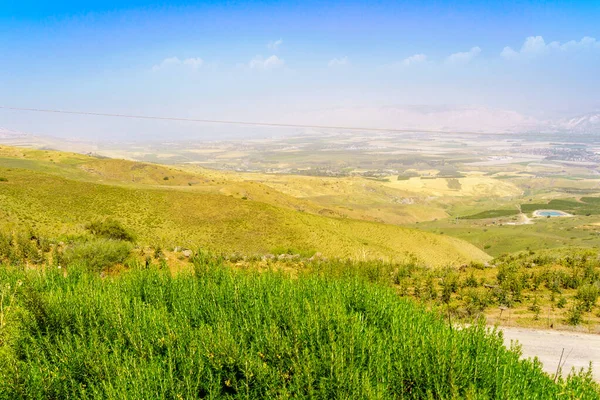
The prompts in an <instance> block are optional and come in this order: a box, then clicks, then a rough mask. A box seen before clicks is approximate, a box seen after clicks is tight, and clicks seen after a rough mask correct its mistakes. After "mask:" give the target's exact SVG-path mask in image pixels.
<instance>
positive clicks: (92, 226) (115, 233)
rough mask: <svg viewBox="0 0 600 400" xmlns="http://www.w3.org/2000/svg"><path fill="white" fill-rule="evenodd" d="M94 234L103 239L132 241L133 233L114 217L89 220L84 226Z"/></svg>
mask: <svg viewBox="0 0 600 400" xmlns="http://www.w3.org/2000/svg"><path fill="white" fill-rule="evenodd" d="M85 228H86V229H87V230H88V231H90V233H92V234H93V235H95V236H98V237H102V238H105V239H114V240H124V241H127V242H133V241H134V240H135V238H134V235H133V234H132V233H131V232H129V231H128V230H127V229H126V228H125V227H123V226H122V225H121V224H120V223H119V222H118V221H115V220H114V219H110V218H109V219H105V220H103V221H94V222H90V223H89V224H87V225H86V226H85Z"/></svg>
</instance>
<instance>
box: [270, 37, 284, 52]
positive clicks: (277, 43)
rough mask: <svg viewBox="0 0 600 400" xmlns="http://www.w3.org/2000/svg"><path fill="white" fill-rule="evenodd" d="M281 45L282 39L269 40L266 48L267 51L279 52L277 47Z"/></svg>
mask: <svg viewBox="0 0 600 400" xmlns="http://www.w3.org/2000/svg"><path fill="white" fill-rule="evenodd" d="M282 44H283V39H278V40H271V41H270V42H269V44H268V45H267V47H268V48H269V50H273V51H277V50H279V47H281V45H282Z"/></svg>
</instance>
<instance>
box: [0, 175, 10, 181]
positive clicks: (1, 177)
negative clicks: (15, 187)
mask: <svg viewBox="0 0 600 400" xmlns="http://www.w3.org/2000/svg"><path fill="white" fill-rule="evenodd" d="M0 182H8V179H6V178H5V177H3V176H0Z"/></svg>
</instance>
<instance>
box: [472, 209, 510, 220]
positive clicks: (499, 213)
mask: <svg viewBox="0 0 600 400" xmlns="http://www.w3.org/2000/svg"><path fill="white" fill-rule="evenodd" d="M517 214H519V211H518V210H487V211H482V212H480V213H477V214H473V215H467V216H465V217H460V219H486V218H502V217H510V216H511V215H517Z"/></svg>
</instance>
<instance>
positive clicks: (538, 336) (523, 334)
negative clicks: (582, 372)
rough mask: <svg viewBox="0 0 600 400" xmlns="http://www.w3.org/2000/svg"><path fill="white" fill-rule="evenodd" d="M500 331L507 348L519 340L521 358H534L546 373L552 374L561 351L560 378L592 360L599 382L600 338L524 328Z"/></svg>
mask: <svg viewBox="0 0 600 400" xmlns="http://www.w3.org/2000/svg"><path fill="white" fill-rule="evenodd" d="M501 329H502V331H503V332H504V342H505V344H506V345H507V346H510V343H511V340H517V341H519V343H521V345H522V349H523V356H524V357H536V356H537V358H539V360H540V361H541V362H542V363H543V364H544V370H545V371H546V372H548V373H549V374H551V375H554V374H555V372H556V367H557V366H558V362H559V360H560V354H561V352H562V350H563V348H564V349H565V352H564V356H563V362H564V366H563V375H566V374H568V373H569V372H570V371H571V368H572V367H575V368H576V369H579V368H587V367H588V365H589V363H590V361H591V362H592V363H593V365H592V371H593V374H594V379H595V380H596V381H598V382H600V335H593V334H585V333H575V332H564V331H551V330H534V329H525V328H508V327H501ZM565 358H566V361H565Z"/></svg>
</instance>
